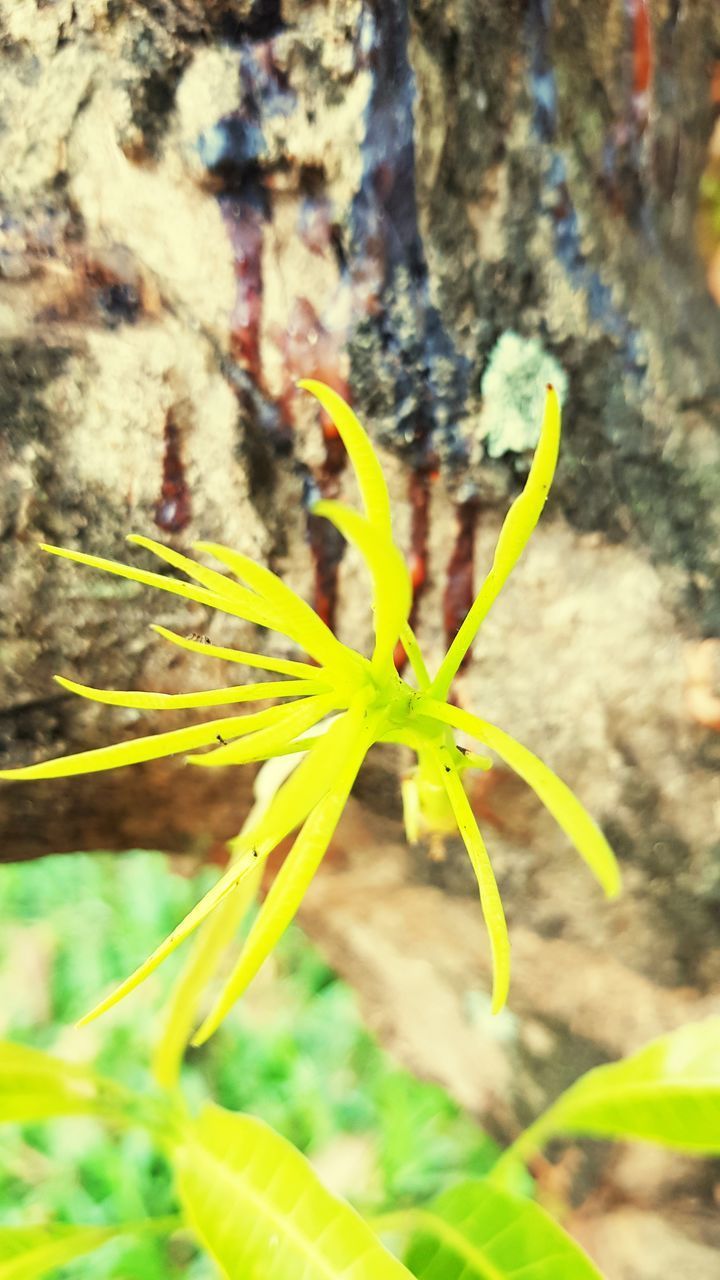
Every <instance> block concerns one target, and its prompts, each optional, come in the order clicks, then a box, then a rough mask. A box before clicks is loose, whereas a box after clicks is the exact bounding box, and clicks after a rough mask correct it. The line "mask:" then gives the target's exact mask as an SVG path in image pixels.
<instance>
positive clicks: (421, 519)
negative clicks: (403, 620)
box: [395, 467, 434, 673]
mask: <svg viewBox="0 0 720 1280" xmlns="http://www.w3.org/2000/svg"><path fill="white" fill-rule="evenodd" d="M433 478H434V473H433V472H431V471H430V470H429V469H428V468H427V467H421V468H414V469H413V470H412V471H411V472H410V480H409V484H408V499H409V502H410V554H409V556H408V568H409V569H410V581H411V583H412V589H413V598H412V607H411V609H410V626H411V627H414V626H415V621H416V619H417V612H418V607H419V605H420V600H421V597H422V596H423V594H424V592H425V588H426V587H427V581H428V536H429V532H430V482H431V480H432V479H433ZM406 663H407V654H406V652H405V649H404V646H403V645H402V643H401V642H400V641H398V643H397V645H396V648H395V666H396V668H397V670H398V672H400V673H402V672H403V671H404V669H405V665H406Z"/></svg>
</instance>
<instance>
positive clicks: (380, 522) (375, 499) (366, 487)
mask: <svg viewBox="0 0 720 1280" xmlns="http://www.w3.org/2000/svg"><path fill="white" fill-rule="evenodd" d="M297 385H298V386H299V387H302V389H303V391H309V392H310V394H311V395H313V396H315V399H316V400H319V402H320V404H321V405H322V407H323V409H324V410H325V412H326V413H327V415H328V416H329V417H330V418H331V419H332V421H333V422H334V424H335V427H336V428H337V432H338V435H339V436H340V439H341V440H342V442H343V444H344V445H345V448H346V449H347V452H348V456H349V458H350V461H351V463H352V465H353V469H354V471H355V475H356V476H357V481H358V485H359V488H360V493H361V496H362V500H363V506H364V507H365V512H366V515H367V518H368V520H369V521H370V523H371V524H372V525H374V526H375V527H376V529H377V531H378V533H380V534H382V533H385V534H386V536H387V538H388V540H389V541H392V533H391V516H390V496H389V494H388V490H387V485H386V483H385V476H384V475H383V472H382V467H381V466H380V462H379V460H378V457H377V454H376V453H375V450H374V448H373V445H372V442H371V440H370V437H369V436H368V434H367V432H366V431H365V428H364V427H363V426H362V424H361V423H360V421H359V420H358V418H357V417H356V416H355V414H354V413H353V411H352V409H351V408H350V406H349V405H348V404H346V403H345V401H344V400H343V398H342V396H339V395H338V393H337V391H333V390H332V388H331V387H328V386H326V385H325V383H324V382H317V381H316V380H315V379H313V378H303V380H302V381H301V382H298V384H297Z"/></svg>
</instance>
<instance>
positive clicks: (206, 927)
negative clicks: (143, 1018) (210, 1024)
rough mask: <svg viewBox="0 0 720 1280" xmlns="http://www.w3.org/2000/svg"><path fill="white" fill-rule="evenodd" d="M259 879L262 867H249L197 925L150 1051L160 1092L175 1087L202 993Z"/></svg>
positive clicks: (234, 934) (253, 895)
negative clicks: (205, 918) (154, 1043)
mask: <svg viewBox="0 0 720 1280" xmlns="http://www.w3.org/2000/svg"><path fill="white" fill-rule="evenodd" d="M261 879H262V865H259V866H256V867H254V868H252V869H251V872H250V874H248V875H246V876H245V878H244V879H243V880H241V881H240V883H239V884H236V885H235V887H234V888H233V889H231V890H230V892H229V893H228V894H226V896H225V898H224V899H223V900H222V902H221V903H220V904H219V905H218V906H217V907H216V908H215V910H214V911H213V913H212V915H211V916H210V917H209V919H207V920H205V922H204V923H203V924H202V925H201V926H200V932H199V934H198V936H197V938H196V939H195V942H194V944H193V948H192V951H191V953H190V955H189V957H188V960H187V963H186V965H185V967H184V969H183V971H182V973H181V975H180V977H179V978H178V980H177V981H176V982H175V985H174V986H173V989H172V991H171V993H170V997H169V1000H168V1002H167V1004H166V1006H165V1008H164V1010H163V1023H164V1025H163V1031H162V1035H161V1037H160V1039H159V1041H158V1043H157V1045H156V1046H155V1049H154V1052H153V1057H152V1073H153V1076H154V1077H155V1079H156V1080H157V1082H158V1084H159V1085H160V1087H161V1088H163V1089H172V1088H174V1087H175V1085H176V1084H177V1079H178V1074H179V1070H180V1063H181V1061H182V1056H183V1052H184V1050H185V1048H186V1046H187V1044H188V1041H189V1040H190V1035H191V1032H192V1029H193V1026H194V1023H195V1019H196V1016H197V1011H198V1005H199V1003H200V1000H201V998H202V994H203V991H204V990H205V987H206V986H207V984H208V982H210V981H211V980H212V978H213V977H214V975H215V973H216V972H217V970H218V968H219V966H220V965H221V964H222V960H223V956H224V954H225V951H226V949H227V947H228V946H229V945H230V944H231V942H232V941H233V939H234V938H235V936H236V935H237V932H238V929H239V928H240V925H241V924H242V922H243V920H244V919H245V916H246V915H247V913H248V911H249V909H250V907H251V906H252V904H253V902H254V901H255V898H256V896H257V892H258V889H259V887H260V881H261Z"/></svg>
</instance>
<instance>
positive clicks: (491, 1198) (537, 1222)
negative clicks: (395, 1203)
mask: <svg viewBox="0 0 720 1280" xmlns="http://www.w3.org/2000/svg"><path fill="white" fill-rule="evenodd" d="M377 1225H378V1228H379V1229H381V1230H383V1231H385V1230H388V1231H390V1230H393V1229H399V1230H401V1231H405V1230H407V1229H410V1230H411V1231H412V1232H413V1236H412V1239H411V1241H410V1244H409V1246H408V1249H407V1252H406V1255H405V1262H406V1263H407V1265H408V1267H409V1268H410V1269H411V1271H412V1273H413V1275H414V1276H416V1277H417V1280H515V1277H517V1278H518V1280H519V1277H520V1276H521V1275H522V1277H523V1280H526V1278H527V1280H530V1277H532V1280H600V1273H599V1272H598V1271H597V1270H596V1268H595V1267H594V1266H593V1264H592V1263H591V1262H590V1260H589V1258H587V1257H586V1255H585V1254H584V1253H583V1251H582V1249H581V1248H580V1247H579V1245H577V1244H575V1241H574V1240H571V1239H570V1237H569V1236H568V1235H566V1233H565V1232H564V1231H563V1229H562V1227H560V1226H558V1224H557V1222H554V1221H553V1219H552V1218H550V1217H548V1215H547V1214H546V1213H545V1211H544V1210H543V1209H541V1208H540V1206H539V1205H537V1204H534V1203H533V1202H532V1201H531V1200H524V1199H521V1198H520V1197H519V1196H515V1195H512V1194H511V1193H510V1192H509V1191H504V1190H501V1189H500V1188H499V1187H495V1186H493V1185H492V1184H491V1183H490V1182H487V1181H481V1182H464V1183H462V1184H461V1185H460V1186H458V1187H453V1188H451V1190H450V1191H445V1192H444V1193H443V1195H441V1196H439V1197H438V1199H437V1200H435V1201H434V1203H432V1204H431V1205H430V1206H429V1207H428V1208H426V1209H415V1210H413V1209H411V1210H408V1212H407V1213H399V1214H388V1215H387V1218H384V1219H380V1221H379V1223H378V1224H377Z"/></svg>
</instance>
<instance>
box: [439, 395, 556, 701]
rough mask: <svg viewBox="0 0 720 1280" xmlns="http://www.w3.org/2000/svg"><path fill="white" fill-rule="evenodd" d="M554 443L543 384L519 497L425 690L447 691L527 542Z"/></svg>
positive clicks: (552, 462)
mask: <svg viewBox="0 0 720 1280" xmlns="http://www.w3.org/2000/svg"><path fill="white" fill-rule="evenodd" d="M559 447H560V401H559V400H558V396H557V392H556V391H555V389H554V388H553V387H551V386H548V388H547V395H546V397H545V411H544V414H543V421H542V427H541V431H540V440H539V443H538V446H537V449H536V450H535V456H534V457H533V461H532V466H531V467H530V472H529V475H528V478H527V480H526V482H525V488H524V489H523V491H522V493H521V494H520V495H519V497H517V498H516V499H515V501H514V502H513V504H512V506H511V507H510V510H509V511H508V513H507V515H506V517H505V521H504V523H503V526H502V528H501V530H500V536H499V538H498V541H497V546H496V547H495V556H494V558H493V564H492V568H491V570H490V572H489V574H488V576H487V577H486V579H485V581H484V583H483V584H482V586H481V588H480V591H479V592H478V594H477V596H476V597H475V601H474V603H473V604H472V606H471V608H470V610H469V612H468V613H467V615H466V617H465V620H464V621H463V623H462V626H461V627H460V629H459V631H458V633H457V635H456V636H455V639H454V640H453V642H452V644H451V645H450V648H449V649H448V651H447V653H446V655H445V657H444V658H443V661H442V663H441V665H440V669H439V671H438V673H437V675H436V677H435V679H434V680H433V682H432V685H431V692H432V693H433V695H434V696H435V697H436V698H445V697H447V693H448V690H449V688H450V685H451V684H452V682H453V680H454V678H455V676H456V675H457V673H458V671H459V669H460V664H461V662H462V660H463V658H464V657H465V654H466V653H467V651H468V649H469V648H470V645H471V644H472V642H473V640H474V639H475V636H476V635H477V632H478V628H479V627H480V625H481V623H482V621H483V619H484V618H485V617H486V615H487V614H488V612H489V611H490V609H491V607H492V605H493V604H494V602H495V600H496V599H497V597H498V595H499V593H500V591H501V590H502V588H503V586H504V585H505V583H506V582H507V579H508V578H509V576H510V574H511V573H512V570H513V569H514V568H515V565H516V564H517V562H518V560H519V559H520V556H521V555H522V553H523V551H524V550H525V547H526V546H527V543H528V541H529V539H530V535H531V533H532V532H533V530H534V528H535V526H536V524H537V522H538V520H539V519H540V516H541V514H542V509H543V507H544V506H545V502H546V501H547V496H548V493H549V492H550V486H551V484H552V480H553V476H554V474H555V466H556V463H557V456H558V449H559Z"/></svg>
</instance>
